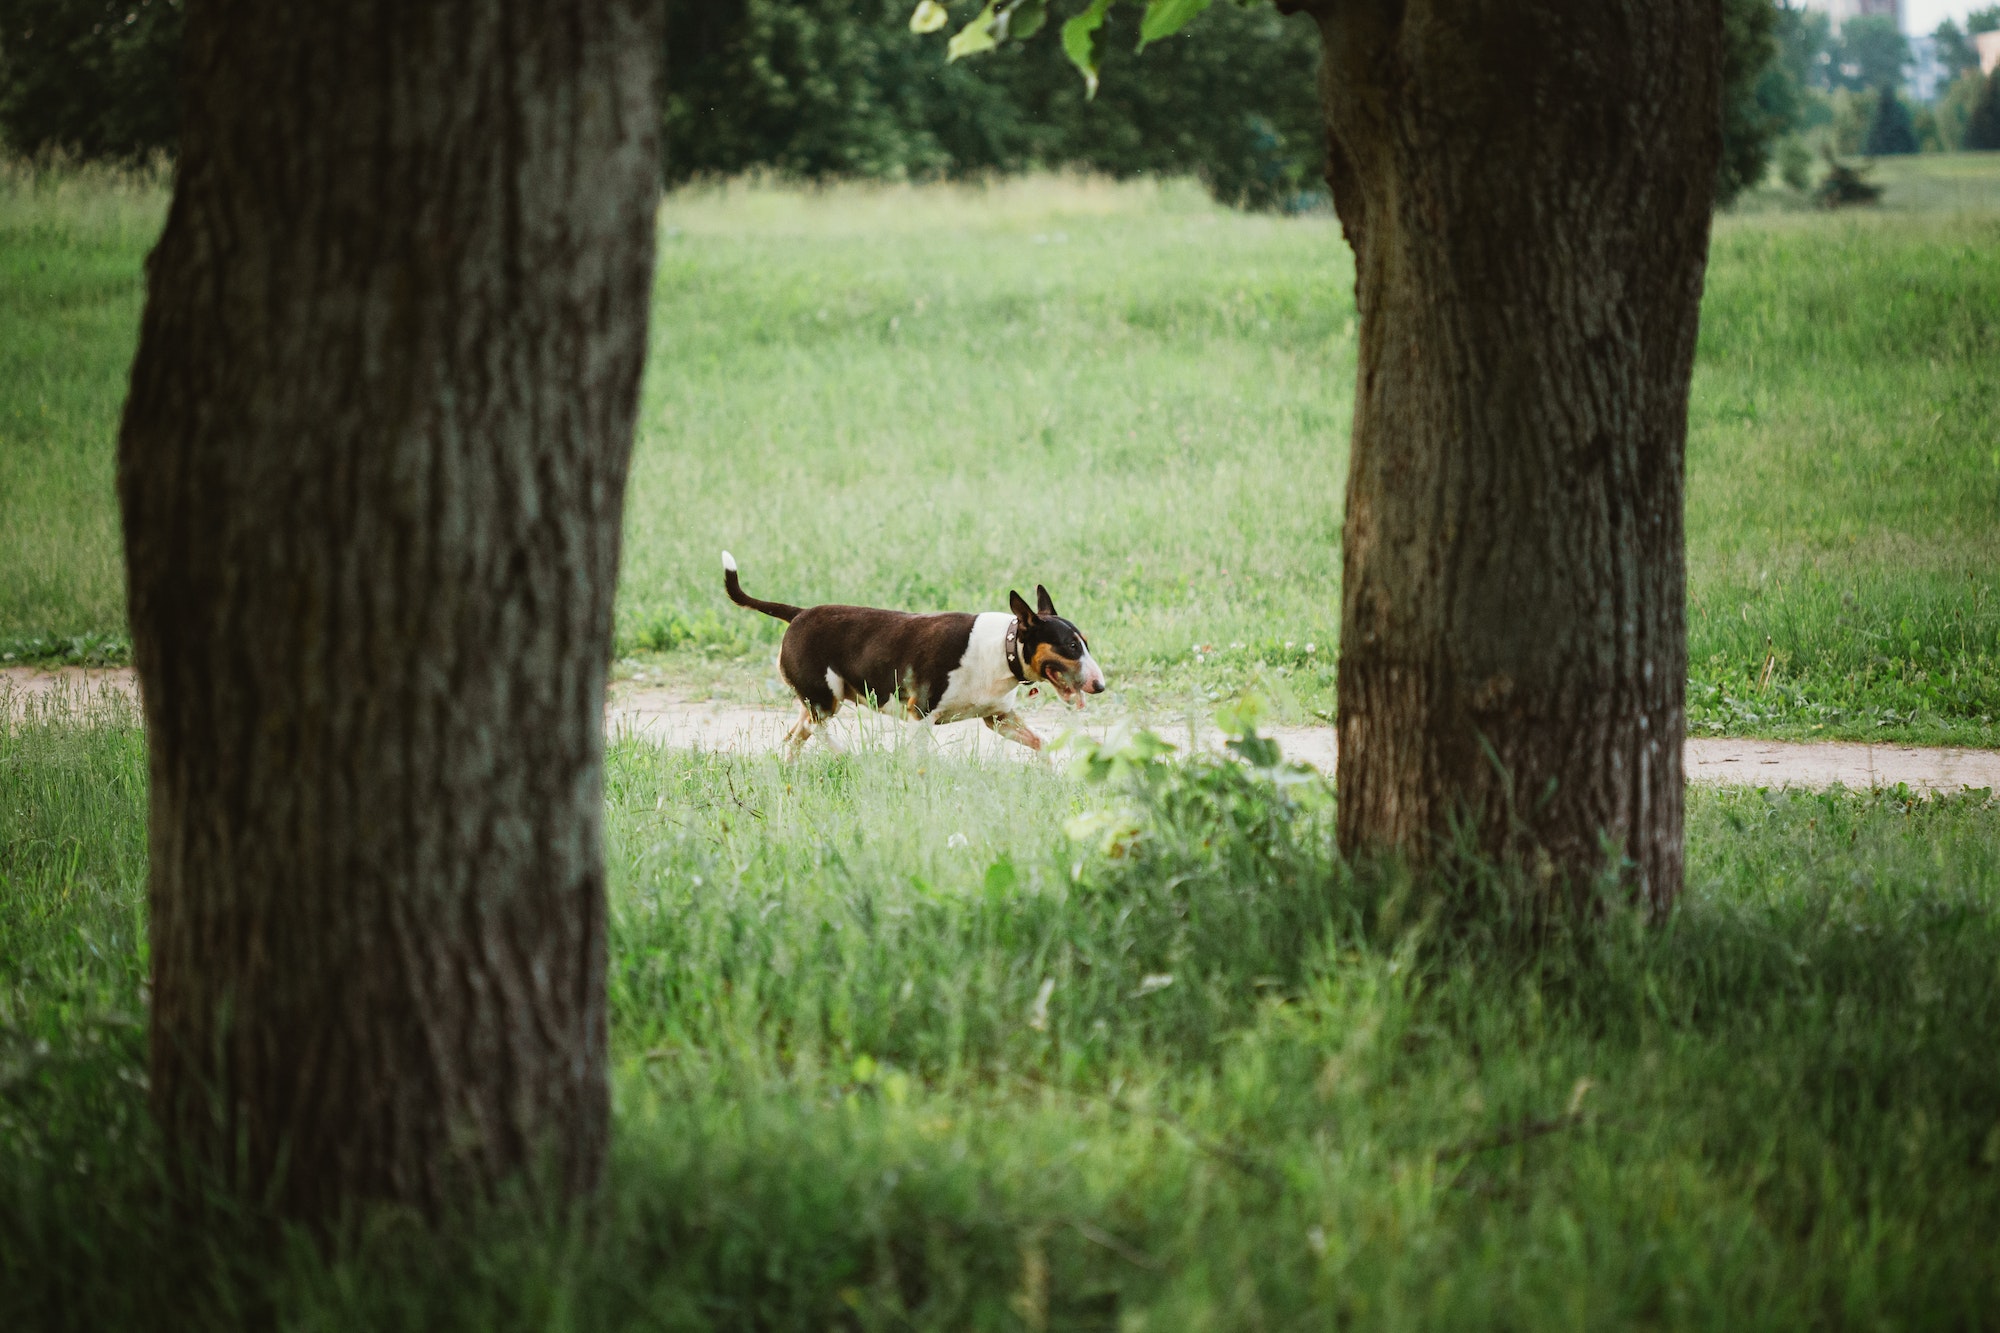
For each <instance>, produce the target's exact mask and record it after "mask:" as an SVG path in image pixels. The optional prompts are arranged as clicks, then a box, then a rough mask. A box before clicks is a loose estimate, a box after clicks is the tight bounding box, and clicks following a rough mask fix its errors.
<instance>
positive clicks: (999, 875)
mask: <svg viewBox="0 0 2000 1333" xmlns="http://www.w3.org/2000/svg"><path fill="white" fill-rule="evenodd" d="M1020 881H1021V872H1020V871H1018V870H1016V869H1014V862H1013V861H1012V860H1011V859H1009V858H1008V857H1005V856H1003V857H1001V858H1000V859H999V860H998V861H995V862H994V863H993V864H992V865H990V866H988V867H986V892H987V893H989V894H991V895H993V896H994V897H996V898H1000V897H1005V896H1006V895H1007V894H1010V893H1012V892H1013V891H1014V886H1015V885H1016V884H1018V883H1020Z"/></svg>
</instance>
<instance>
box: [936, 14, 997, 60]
mask: <svg viewBox="0 0 2000 1333" xmlns="http://www.w3.org/2000/svg"><path fill="white" fill-rule="evenodd" d="M994 3H995V0H987V3H986V8H984V9H982V10H980V11H979V13H978V14H977V15H976V16H974V18H973V20H972V22H970V23H968V24H966V25H965V26H964V27H963V28H960V29H959V30H958V31H957V32H956V33H954V34H952V39H951V42H950V44H949V45H947V46H946V47H945V48H944V58H945V60H946V61H947V62H949V61H953V60H957V59H959V58H960V57H961V56H976V55H981V54H983V53H985V52H987V51H991V50H992V49H993V48H994V47H996V46H998V45H1000V39H999V37H997V36H996V35H994V32H993V5H994Z"/></svg>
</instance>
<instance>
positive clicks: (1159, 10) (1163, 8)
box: [1139, 0, 1210, 51]
mask: <svg viewBox="0 0 2000 1333" xmlns="http://www.w3.org/2000/svg"><path fill="white" fill-rule="evenodd" d="M1209 2H1210V0H1146V17H1144V18H1142V19H1140V20H1139V49H1140V50H1141V51H1143V50H1145V49H1146V43H1148V42H1157V41H1159V40H1160V39H1162V38H1164V37H1171V36H1173V35H1174V34H1175V33H1177V32H1179V31H1180V30H1181V29H1182V28H1185V27H1186V26H1187V25H1188V24H1190V23H1192V22H1194V20H1195V16H1196V15H1198V14H1200V13H1201V11H1202V10H1204V9H1207V8H1208V6H1209Z"/></svg>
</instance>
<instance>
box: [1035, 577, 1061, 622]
mask: <svg viewBox="0 0 2000 1333" xmlns="http://www.w3.org/2000/svg"><path fill="white" fill-rule="evenodd" d="M1035 609H1036V610H1037V611H1040V612H1041V613H1042V614H1043V615H1045V616H1052V615H1054V614H1055V613H1056V600H1055V598H1053V597H1051V596H1049V590H1048V589H1047V588H1044V587H1043V586H1042V585H1041V584H1039V583H1037V584H1036V585H1035Z"/></svg>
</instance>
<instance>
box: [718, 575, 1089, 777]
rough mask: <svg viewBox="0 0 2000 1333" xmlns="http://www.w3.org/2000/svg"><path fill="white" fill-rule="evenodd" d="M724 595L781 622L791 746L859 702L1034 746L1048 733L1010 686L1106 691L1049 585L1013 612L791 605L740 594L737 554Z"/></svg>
mask: <svg viewBox="0 0 2000 1333" xmlns="http://www.w3.org/2000/svg"><path fill="white" fill-rule="evenodd" d="M722 586H723V589H724V590H725V591H727V592H728V594H729V600H730V601H732V602H734V603H736V604H737V605H738V606H747V607H749V608H750V609H752V610H753V611H762V612H763V613H764V614H765V615H767V616H776V617H777V618H778V619H779V620H782V621H785V622H786V629H785V638H784V642H783V643H782V644H780V645H779V647H778V670H779V671H780V672H781V673H783V675H784V677H785V683H786V684H788V685H790V686H791V687H792V690H793V692H794V693H796V694H797V695H798V696H799V720H798V723H797V725H795V726H794V727H793V728H792V729H791V731H790V732H789V733H788V734H787V735H786V737H785V740H786V742H787V746H788V749H787V753H788V754H791V755H797V754H798V752H799V747H800V746H802V745H804V744H805V743H806V742H807V741H809V740H811V739H812V734H813V732H814V731H815V730H816V729H818V727H819V725H820V723H822V722H824V721H826V720H827V719H828V718H830V717H832V716H833V715H834V714H835V713H837V712H839V711H840V706H841V704H843V703H846V702H848V701H849V700H852V701H853V702H855V703H866V704H870V705H872V706H874V707H876V708H880V709H883V710H884V711H894V712H897V713H900V714H902V715H903V716H905V717H910V718H921V719H923V720H925V721H928V722H931V723H934V724H936V725H939V726H942V725H944V724H945V723H947V722H962V721H968V720H970V719H972V718H975V717H976V718H978V719H979V720H980V721H982V722H984V723H985V724H986V725H987V726H988V727H990V728H992V729H993V731H994V733H995V734H996V735H1000V736H1005V737H1006V738H1007V739H1008V740H1012V741H1019V742H1020V743H1021V744H1022V745H1025V746H1027V747H1028V748H1029V749H1031V750H1039V749H1041V748H1042V738H1041V737H1039V736H1037V735H1036V734H1035V733H1034V732H1033V731H1030V730H1029V729H1028V724H1027V723H1025V722H1023V721H1022V720H1021V717H1020V714H1018V713H1016V712H1015V711H1014V687H1015V686H1016V685H1021V684H1033V683H1037V682H1041V683H1046V684H1048V685H1050V686H1052V687H1053V688H1054V689H1055V692H1056V693H1057V694H1059V695H1061V696H1062V698H1063V700H1064V702H1066V703H1069V704H1071V705H1073V706H1075V707H1078V708H1081V707H1082V706H1083V696H1084V695H1086V694H1102V693H1103V692H1104V672H1103V670H1102V669H1100V668H1099V667H1098V665H1097V660H1096V659H1095V658H1093V657H1092V656H1091V655H1090V644H1089V643H1088V642H1086V641H1085V639H1084V637H1083V633H1082V631H1080V630H1078V629H1077V627H1076V626H1075V625H1073V624H1071V623H1070V622H1069V621H1067V620H1064V619H1063V618H1062V617H1061V616H1059V615H1057V614H1056V605H1055V603H1054V602H1053V601H1052V600H1050V598H1049V590H1048V589H1047V588H1044V587H1042V586H1041V585H1040V584H1036V585H1035V600H1036V602H1037V604H1038V606H1037V609H1035V610H1032V611H1031V610H1029V609H1028V603H1027V600H1026V599H1025V598H1023V597H1022V596H1021V594H1020V593H1018V592H1010V593H1008V594H1007V602H1008V605H1009V606H1011V607H1012V608H1013V609H1012V610H1011V611H984V612H981V613H979V614H978V615H973V614H970V613H968V612H964V611H943V612H939V613H937V614H935V615H912V614H910V613H908V612H906V611H884V610H879V609H877V608H876V607H872V606H837V605H832V604H829V605H826V606H809V607H804V608H801V607H796V606H787V605H786V604H785V603H783V602H766V601H764V600H762V599H761V598H756V597H752V596H750V595H749V594H748V593H746V592H744V591H743V584H742V583H741V582H740V581H739V580H738V579H737V577H736V559H735V557H733V556H731V555H730V554H729V552H727V551H724V552H723V553H722Z"/></svg>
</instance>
